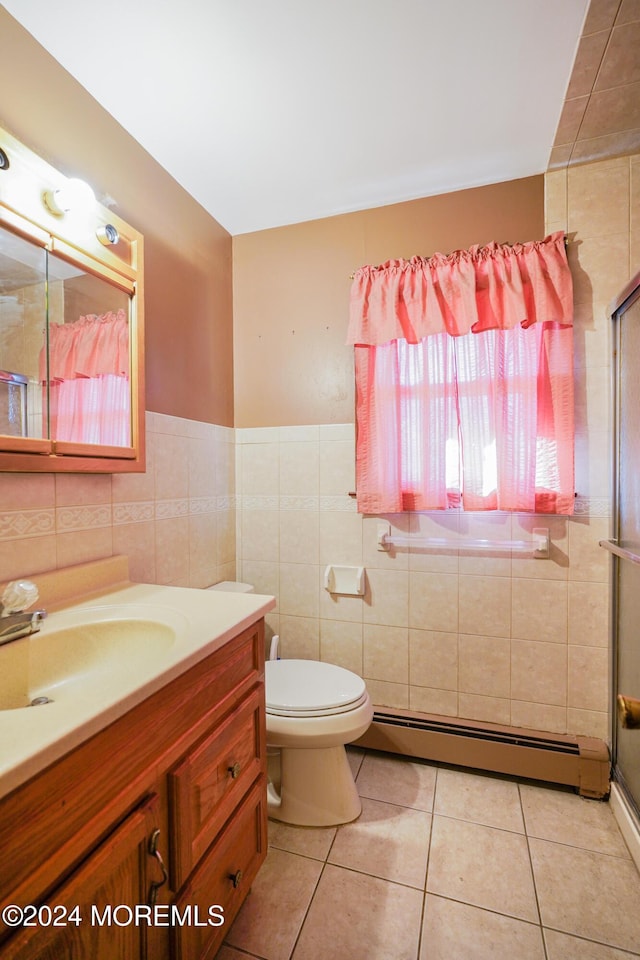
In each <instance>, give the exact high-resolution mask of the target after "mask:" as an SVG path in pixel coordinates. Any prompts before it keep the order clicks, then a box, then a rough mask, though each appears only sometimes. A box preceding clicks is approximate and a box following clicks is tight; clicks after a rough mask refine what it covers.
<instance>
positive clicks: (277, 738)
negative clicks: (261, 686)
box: [265, 660, 373, 827]
mask: <svg viewBox="0 0 640 960" xmlns="http://www.w3.org/2000/svg"><path fill="white" fill-rule="evenodd" d="M265 684H266V700H267V753H268V774H269V783H268V787H267V811H268V814H269V816H270V817H271V818H272V819H274V820H281V821H283V822H284V823H294V824H300V825H302V826H307V827H327V826H335V825H337V824H340V823H349V822H350V821H351V820H355V819H356V817H358V816H359V815H360V812H361V810H362V804H361V802H360V797H359V796H358V791H357V790H356V785H355V783H354V780H353V775H352V773H351V768H350V766H349V761H348V759H347V753H346V750H345V744H347V743H350V742H351V741H352V740H357V738H358V737H360V736H362V734H363V733H364V732H365V730H367V729H368V727H369V724H370V723H371V720H372V718H373V706H372V703H371V698H370V697H369V693H368V691H367V688H366V685H365V682H364V680H362V679H361V677H359V676H358V675H357V674H355V673H352V672H351V671H350V670H345V669H344V668H343V667H338V666H336V665H335V664H332V663H322V662H320V661H317V660H267V663H266V666H265Z"/></svg>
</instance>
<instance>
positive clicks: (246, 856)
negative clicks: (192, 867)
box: [172, 775, 267, 960]
mask: <svg viewBox="0 0 640 960" xmlns="http://www.w3.org/2000/svg"><path fill="white" fill-rule="evenodd" d="M266 852H267V796H266V777H265V776H264V775H263V776H261V777H260V778H259V780H258V781H257V783H255V784H254V786H253V788H252V789H251V791H250V792H249V794H248V795H247V796H246V798H245V800H244V801H243V802H242V804H241V806H240V807H239V808H238V810H237V812H236V814H235V816H234V818H233V820H231V821H230V822H229V823H228V824H227V826H226V827H225V828H224V830H223V831H222V833H221V834H220V837H219V838H218V840H217V842H216V843H215V844H214V845H213V847H211V849H210V850H209V853H208V854H207V855H206V857H205V858H204V860H203V862H202V864H201V866H200V867H199V868H198V869H197V870H196V871H195V872H194V874H193V876H192V877H191V879H190V880H189V882H188V884H187V885H186V887H185V888H184V890H182V891H181V893H180V896H179V897H178V898H177V900H176V906H177V909H178V911H180V913H182V912H183V911H184V910H186V909H187V908H190V909H191V912H192V922H191V923H190V924H188V925H185V926H179V925H176V926H174V927H173V928H172V935H173V938H174V941H173V955H174V956H175V958H176V960H212V958H213V957H215V954H216V951H217V950H218V949H219V947H220V944H221V943H222V941H223V939H224V937H225V936H226V934H227V933H228V932H229V925H230V923H231V920H232V919H233V917H235V915H236V912H237V910H238V909H239V907H240V904H241V903H242V901H243V900H244V898H245V897H246V895H247V893H248V891H249V888H250V886H251V884H252V883H253V880H254V878H255V875H256V873H257V872H258V868H259V867H260V864H261V863H262V862H263V860H264V858H265V856H266ZM216 906H217V907H222V909H223V910H224V917H225V923H224V924H223V925H221V926H215V925H214V924H211V925H208V924H209V921H210V919H213V920H214V921H215V917H216V915H217V916H219V915H220V910H219V909H217V910H213V912H212V913H211V914H210V913H209V909H210V908H215V907H216ZM195 911H197V914H198V915H197V917H195V916H194V913H195ZM196 920H197V921H198V924H200V925H196V922H195V921H196ZM205 924H207V925H205Z"/></svg>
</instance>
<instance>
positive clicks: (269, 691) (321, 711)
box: [265, 660, 368, 717]
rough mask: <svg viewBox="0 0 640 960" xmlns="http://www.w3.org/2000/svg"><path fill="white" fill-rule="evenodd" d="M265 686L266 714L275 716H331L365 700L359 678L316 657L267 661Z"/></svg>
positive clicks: (353, 707)
mask: <svg viewBox="0 0 640 960" xmlns="http://www.w3.org/2000/svg"><path fill="white" fill-rule="evenodd" d="M265 685H266V699H267V703H266V709H267V714H271V715H272V716H277V717H327V716H333V715H335V714H340V713H348V712H349V711H351V710H357V709H358V707H360V706H362V705H363V704H364V703H365V702H366V701H367V699H368V693H367V688H366V685H365V682H364V680H363V679H362V678H361V677H359V676H358V675H357V674H355V673H352V672H351V671H350V670H345V669H344V667H338V666H337V665H336V664H333V663H323V662H321V661H318V660H268V661H267V663H266V665H265Z"/></svg>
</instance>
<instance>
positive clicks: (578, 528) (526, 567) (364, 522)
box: [236, 156, 640, 739]
mask: <svg viewBox="0 0 640 960" xmlns="http://www.w3.org/2000/svg"><path fill="white" fill-rule="evenodd" d="M545 186H546V228H547V232H552V231H554V230H564V231H566V232H567V233H568V234H569V236H570V239H571V244H570V247H569V259H570V262H571V266H572V273H573V277H574V290H575V306H576V310H575V371H576V491H577V497H576V513H575V516H574V517H573V518H571V519H566V518H564V519H563V518H556V517H531V516H527V515H513V516H511V515H508V514H488V515H482V514H456V513H451V514H447V515H446V516H443V515H441V514H406V515H396V516H391V517H386V518H384V519H386V520H388V521H390V522H391V525H392V529H393V530H396V531H399V532H402V533H404V534H407V533H411V534H416V535H419V534H423V535H426V536H437V537H442V536H447V537H450V538H451V540H452V542H453V544H454V545H455V540H456V538H458V537H460V536H466V537H470V538H490V539H497V540H500V539H504V540H508V539H514V540H516V539H525V538H526V537H527V535H528V532H529V531H530V530H531V528H533V527H535V526H546V527H549V529H550V533H551V541H552V549H551V556H550V558H549V559H548V560H532V559H525V558H522V557H518V556H513V557H511V556H509V555H502V556H498V557H473V556H469V555H462V554H459V555H458V554H457V553H456V552H455V549H453V550H452V551H451V552H450V553H449V554H448V555H442V554H441V555H436V554H427V553H426V552H419V551H411V552H409V551H406V550H405V551H402V550H398V551H397V552H396V553H395V554H387V553H381V552H379V551H378V550H377V548H376V532H377V524H378V520H379V518H376V517H364V518H363V517H360V516H359V515H358V514H357V513H356V510H355V504H354V501H353V500H352V499H351V498H350V497H349V496H348V492H349V491H350V490H353V489H354V486H355V479H354V436H353V426H352V425H350V424H346V425H340V424H337V425H336V424H327V425H320V426H310V427H265V428H260V429H242V430H237V431H236V439H237V456H238V461H237V463H238V466H237V482H238V574H239V576H240V577H241V578H242V579H244V580H248V581H250V582H252V583H254V584H255V585H256V586H257V588H258V589H259V590H262V591H264V592H267V593H273V594H275V595H276V597H277V600H278V606H277V608H276V610H275V612H274V613H273V614H271V615H270V618H269V628H270V631H271V632H277V633H279V635H280V637H281V642H282V652H283V654H284V655H285V656H288V657H291V656H299V657H317V658H320V659H323V660H330V661H333V662H335V663H339V664H342V665H344V666H345V667H347V668H349V669H352V670H355V671H356V672H357V673H359V674H361V675H362V676H364V677H365V678H366V680H367V684H368V686H369V689H370V690H371V692H372V694H373V698H374V701H375V702H376V703H377V704H378V705H386V706H391V707H394V706H395V707H402V708H408V709H415V710H419V711H426V712H433V713H440V714H444V715H449V716H462V717H467V718H471V719H477V720H486V721H491V722H494V721H495V722H499V723H507V724H509V723H510V724H513V725H516V726H528V727H533V728H535V729H540V730H546V731H550V732H556V733H565V732H569V733H573V734H583V735H590V736H597V737H602V738H603V739H608V736H609V718H608V698H609V693H608V690H609V660H610V652H609V646H608V644H609V592H610V591H609V558H608V555H607V554H606V553H605V551H603V550H602V549H601V548H600V547H599V546H598V541H599V540H600V539H602V538H605V537H607V536H609V534H610V523H611V517H610V462H611V461H610V449H611V433H610V429H611V428H610V361H609V356H610V352H609V351H610V344H609V320H608V315H607V306H608V304H609V302H610V301H611V299H612V298H613V297H614V296H615V295H616V294H617V293H618V292H619V290H620V289H621V288H622V287H623V286H624V284H625V283H626V282H627V281H628V280H629V278H630V277H631V276H632V275H633V274H634V273H635V272H636V271H637V270H638V269H639V268H640V157H639V156H631V157H623V158H619V159H614V160H606V161H601V162H598V163H591V164H586V165H584V166H579V167H573V168H571V169H569V170H558V171H554V172H551V173H549V174H547V176H546V184H545ZM328 563H335V564H355V565H360V564H362V565H364V566H365V568H366V570H367V591H366V595H365V596H364V597H363V598H355V597H332V596H331V595H329V594H328V593H327V592H326V591H325V590H324V588H323V572H324V568H325V566H326V565H327V564H328Z"/></svg>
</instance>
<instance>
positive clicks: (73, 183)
mask: <svg viewBox="0 0 640 960" xmlns="http://www.w3.org/2000/svg"><path fill="white" fill-rule="evenodd" d="M44 199H45V203H46V205H47V207H48V208H49V210H50V211H51V212H52V213H55V214H56V215H57V216H62V215H63V214H65V213H68V212H69V210H88V209H89V208H90V207H91V206H92V205H93V204H95V202H96V198H95V194H94V192H93V190H92V189H91V187H90V186H89V184H88V183H85V182H84V180H78V179H77V178H76V177H72V178H71V179H70V180H67V181H66V182H65V183H64V184H63V185H62V186H61V187H57V188H56V189H55V190H48V191H47V192H46V193H45V195H44Z"/></svg>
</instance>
